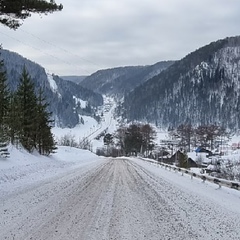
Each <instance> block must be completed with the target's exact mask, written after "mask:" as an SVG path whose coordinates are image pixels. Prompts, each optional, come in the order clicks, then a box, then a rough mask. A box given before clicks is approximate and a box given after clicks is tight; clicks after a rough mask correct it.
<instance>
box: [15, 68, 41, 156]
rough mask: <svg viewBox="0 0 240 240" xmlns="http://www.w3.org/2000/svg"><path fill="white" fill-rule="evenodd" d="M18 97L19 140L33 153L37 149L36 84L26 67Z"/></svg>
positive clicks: (17, 93)
mask: <svg viewBox="0 0 240 240" xmlns="http://www.w3.org/2000/svg"><path fill="white" fill-rule="evenodd" d="M16 97H17V101H18V108H19V109H18V113H19V119H18V120H19V123H18V124H17V125H18V128H19V129H17V132H18V133H19V140H20V143H21V144H22V146H23V147H24V148H25V149H27V150H28V151H29V152H32V151H33V150H34V149H35V148H36V131H37V114H36V112H37V97H36V95H35V92H34V84H33V82H32V80H31V78H30V76H29V74H28V73H27V70H26V68H25V67H24V68H23V72H22V75H21V78H20V84H19V86H18V89H17V91H16Z"/></svg>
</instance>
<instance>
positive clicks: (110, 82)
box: [80, 61, 173, 98]
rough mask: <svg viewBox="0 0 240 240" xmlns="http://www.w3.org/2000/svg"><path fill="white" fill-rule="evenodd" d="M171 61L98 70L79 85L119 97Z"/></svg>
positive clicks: (155, 73) (165, 66) (157, 72)
mask: <svg viewBox="0 0 240 240" xmlns="http://www.w3.org/2000/svg"><path fill="white" fill-rule="evenodd" d="M171 64H173V61H163V62H158V63H156V64H154V65H149V66H127V67H118V68H112V69H105V70H99V71H97V72H96V73H93V74H92V75H90V76H88V77H86V78H85V79H84V80H83V81H81V82H80V85H81V86H83V87H86V88H88V89H91V90H93V91H96V92H98V93H101V94H107V95H112V96H117V97H119V98H121V97H122V96H123V95H124V93H127V92H130V91H131V90H133V89H134V88H135V87H137V86H138V85H140V84H141V83H143V82H145V81H147V80H148V79H150V78H152V77H153V76H156V75H158V74H159V73H160V72H161V71H163V70H164V69H166V68H168V67H169V66H170V65H171Z"/></svg>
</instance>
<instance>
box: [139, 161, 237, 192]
mask: <svg viewBox="0 0 240 240" xmlns="http://www.w3.org/2000/svg"><path fill="white" fill-rule="evenodd" d="M141 159H142V160H144V161H148V162H151V163H154V164H158V165H161V166H162V167H165V169H169V170H174V171H178V172H181V173H182V175H183V174H188V175H190V176H191V178H193V177H196V178H199V179H202V180H203V181H204V182H205V181H209V182H212V183H215V184H217V185H218V186H219V187H221V186H225V187H228V188H232V189H236V190H240V183H239V182H234V181H228V180H225V179H219V178H215V177H211V176H207V175H205V174H198V173H194V172H192V171H190V170H188V169H185V168H180V167H177V166H174V165H169V164H166V163H162V162H157V161H154V160H150V159H143V158H141Z"/></svg>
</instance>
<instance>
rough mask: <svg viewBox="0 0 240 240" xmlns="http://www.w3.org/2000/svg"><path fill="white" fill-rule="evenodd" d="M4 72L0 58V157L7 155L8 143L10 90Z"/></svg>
mask: <svg viewBox="0 0 240 240" xmlns="http://www.w3.org/2000/svg"><path fill="white" fill-rule="evenodd" d="M6 81H7V78H6V72H5V71H4V63H3V60H0V157H1V156H3V157H6V156H8V155H9V153H8V150H7V145H8V141H9V139H8V125H7V118H8V116H7V115H8V108H9V95H10V91H9V89H8V87H7V83H6Z"/></svg>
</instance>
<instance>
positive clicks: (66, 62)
mask: <svg viewBox="0 0 240 240" xmlns="http://www.w3.org/2000/svg"><path fill="white" fill-rule="evenodd" d="M22 31H23V30H22ZM23 32H24V31H23ZM0 33H1V34H2V35H5V36H7V37H8V38H11V39H13V40H15V41H17V42H19V43H21V44H23V45H25V46H28V47H30V48H32V49H34V50H37V51H39V52H41V53H43V54H44V55H47V56H49V57H51V58H54V59H56V60H58V61H61V62H63V63H65V64H67V65H70V66H74V67H75V68H78V69H81V70H83V71H85V72H87V73H88V74H91V73H90V72H89V71H88V70H86V69H83V68H81V67H80V66H78V65H75V64H72V63H71V62H68V61H66V60H63V59H61V58H58V57H56V56H54V55H52V54H49V53H47V52H44V51H42V50H41V49H40V48H37V47H34V46H31V45H30V44H27V43H25V42H23V41H21V40H19V39H17V38H15V37H13V36H10V35H8V34H6V33H4V32H2V31H0ZM28 34H29V35H32V34H31V33H28ZM33 36H34V35H33ZM34 37H36V38H38V37H37V36H34ZM38 39H39V40H41V41H42V42H46V43H47V44H49V45H51V46H54V47H56V46H55V45H54V44H51V43H50V42H47V41H45V40H43V39H40V38H38ZM57 48H59V49H61V48H60V47H57ZM61 50H62V51H65V52H68V51H67V50H64V49H61ZM75 56H77V55H75ZM77 57H78V56H77ZM91 64H93V63H91ZM52 72H54V71H52Z"/></svg>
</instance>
